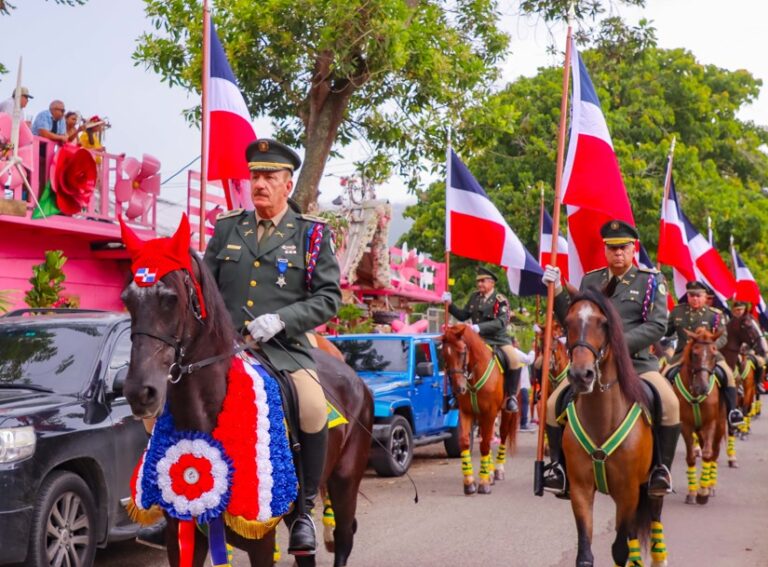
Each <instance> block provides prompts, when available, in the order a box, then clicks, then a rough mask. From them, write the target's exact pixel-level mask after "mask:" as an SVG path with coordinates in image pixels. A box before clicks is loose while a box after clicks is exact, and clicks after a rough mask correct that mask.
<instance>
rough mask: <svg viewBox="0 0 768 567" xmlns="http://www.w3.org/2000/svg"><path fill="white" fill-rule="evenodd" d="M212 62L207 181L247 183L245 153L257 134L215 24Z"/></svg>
mask: <svg viewBox="0 0 768 567" xmlns="http://www.w3.org/2000/svg"><path fill="white" fill-rule="evenodd" d="M210 61H211V64H210V69H211V75H210V77H209V82H208V108H209V112H210V136H209V140H210V141H209V144H208V148H209V149H208V179H209V180H215V179H222V180H223V179H248V178H249V176H250V174H249V171H248V163H247V162H246V160H245V149H246V148H247V147H248V144H250V143H251V142H252V141H253V140H255V139H256V133H255V132H254V130H253V126H252V125H251V116H250V113H249V112H248V107H247V106H246V104H245V99H244V98H243V95H242V93H241V92H240V88H239V87H238V86H237V80H236V79H235V75H234V73H232V68H231V67H230V66H229V62H228V61H227V56H226V54H225V53H224V48H223V47H222V45H221V42H220V41H219V36H218V35H216V29H215V28H214V26H213V22H211V58H210Z"/></svg>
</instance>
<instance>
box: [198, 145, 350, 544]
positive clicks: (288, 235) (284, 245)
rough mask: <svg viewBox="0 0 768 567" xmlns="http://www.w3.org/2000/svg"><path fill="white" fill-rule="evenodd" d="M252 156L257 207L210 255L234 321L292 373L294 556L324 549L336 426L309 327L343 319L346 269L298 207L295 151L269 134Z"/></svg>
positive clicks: (328, 237) (222, 224)
mask: <svg viewBox="0 0 768 567" xmlns="http://www.w3.org/2000/svg"><path fill="white" fill-rule="evenodd" d="M246 159H247V161H248V167H249V169H250V171H251V198H252V200H253V204H254V206H255V211H245V210H242V209H240V210H235V211H232V212H230V213H228V214H225V215H222V216H220V217H219V219H218V221H217V223H216V230H215V232H214V235H213V238H212V239H211V241H210V242H209V243H208V248H207V249H206V251H205V258H204V259H205V264H206V265H207V266H208V268H209V269H210V270H211V272H212V273H213V276H214V278H215V279H216V282H217V283H218V285H219V289H220V290H221V294H222V296H223V298H224V303H225V304H226V307H227V310H228V311H229V314H230V316H231V318H232V322H233V323H234V324H235V327H236V328H238V329H244V328H245V329H247V333H248V334H250V336H251V337H252V338H253V340H254V341H256V342H257V343H259V345H260V347H261V350H262V351H263V352H264V354H265V355H267V357H268V358H269V360H270V361H271V362H272V364H273V365H275V366H276V367H277V368H278V369H279V370H283V371H287V372H289V373H290V374H291V376H292V377H293V383H294V385H295V387H296V392H297V394H298V399H299V427H300V431H299V441H300V443H301V461H302V467H301V468H302V473H303V478H302V479H301V482H302V485H303V489H304V496H305V503H304V512H303V513H298V514H297V515H296V518H295V519H294V520H293V522H292V525H291V534H290V540H289V546H288V552H289V553H293V554H295V555H307V554H313V553H314V552H315V548H316V538H315V527H314V523H313V522H312V508H313V506H314V499H315V497H316V495H317V491H318V488H319V484H320V477H321V475H322V472H323V467H324V465H325V453H326V447H327V442H328V427H327V410H326V401H325V395H324V394H323V389H322V387H321V386H320V383H319V382H318V380H317V372H316V371H315V363H314V361H313V359H312V357H311V355H310V353H309V348H310V344H309V341H308V339H307V337H306V334H305V333H306V331H309V330H311V329H314V328H315V327H317V326H318V325H321V324H323V323H325V322H326V321H328V319H330V318H331V317H333V316H334V315H336V312H337V310H338V308H339V305H340V303H341V288H340V287H339V279H340V277H339V265H338V263H337V261H336V255H335V250H334V247H333V235H332V234H331V230H330V229H329V228H328V227H326V226H325V225H324V221H323V220H322V219H319V218H316V217H310V216H308V215H302V214H297V212H295V211H294V210H292V208H291V207H289V203H288V196H289V195H290V193H291V190H292V188H293V179H292V177H293V172H294V171H295V170H296V169H297V168H298V167H299V165H300V164H301V160H300V158H299V156H298V155H297V154H296V152H294V151H293V150H292V149H290V148H289V147H287V146H285V145H284V144H282V143H280V142H277V141H275V140H268V139H260V140H257V141H255V142H253V143H252V144H251V145H249V146H248V148H247V150H246ZM243 306H245V307H247V308H248V310H249V311H250V312H251V313H252V314H253V315H254V319H253V320H251V319H250V318H249V316H247V315H246V314H245V312H244V311H243V309H242V308H243ZM286 350H287V351H288V352H289V353H290V354H288V353H287V352H286ZM301 508H302V506H299V512H301Z"/></svg>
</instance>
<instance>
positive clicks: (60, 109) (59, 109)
mask: <svg viewBox="0 0 768 567" xmlns="http://www.w3.org/2000/svg"><path fill="white" fill-rule="evenodd" d="M51 110H58V111H59V112H66V110H65V109H63V108H52V109H51Z"/></svg>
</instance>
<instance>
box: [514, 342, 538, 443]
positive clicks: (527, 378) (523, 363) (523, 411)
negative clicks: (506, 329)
mask: <svg viewBox="0 0 768 567" xmlns="http://www.w3.org/2000/svg"><path fill="white" fill-rule="evenodd" d="M512 348H513V349H514V351H515V354H516V355H517V360H518V366H517V367H516V368H521V371H520V398H521V404H520V431H534V428H533V427H531V426H530V424H529V423H528V399H529V398H528V396H529V392H530V389H531V375H530V365H531V364H533V361H534V360H535V358H536V353H535V352H534V351H533V350H531V351H530V352H529V353H527V354H526V353H524V352H523V351H522V350H520V343H519V342H518V340H517V337H512Z"/></svg>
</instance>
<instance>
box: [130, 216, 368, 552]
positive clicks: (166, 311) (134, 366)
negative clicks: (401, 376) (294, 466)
mask: <svg viewBox="0 0 768 567" xmlns="http://www.w3.org/2000/svg"><path fill="white" fill-rule="evenodd" d="M128 230H130V229H128ZM124 239H126V244H127V245H128V248H129V249H131V248H132V246H133V247H134V248H135V247H136V246H140V245H141V244H142V243H141V241H140V240H139V239H138V238H137V237H136V235H135V234H133V233H132V232H131V233H130V234H128V235H127V236H126V234H124ZM128 239H130V240H132V242H128ZM173 241H174V242H176V241H178V242H179V244H178V246H183V247H184V249H187V250H188V246H189V235H188V229H187V232H186V238H185V233H184V231H183V230H181V227H180V230H178V231H177V233H176V235H174V237H173ZM174 246H177V245H176V244H174ZM188 253H189V254H190V256H191V264H190V265H191V267H192V273H191V274H190V273H188V272H187V271H186V270H182V269H179V270H175V271H171V272H169V273H167V274H166V275H165V276H163V277H162V278H161V279H160V281H159V282H158V283H157V284H155V285H152V286H150V287H140V286H138V285H137V284H136V283H135V282H134V281H131V283H129V284H128V286H127V287H126V288H125V290H124V291H123V294H122V300H123V302H124V303H125V306H126V307H127V308H128V311H129V312H130V315H131V332H132V335H133V347H132V350H131V362H130V366H129V368H128V374H127V377H126V381H125V387H124V392H125V395H126V398H127V399H128V402H129V403H130V405H131V409H132V410H133V413H134V415H135V416H136V417H137V418H150V417H156V416H158V415H159V414H160V413H161V412H162V410H163V408H164V406H165V405H166V403H167V405H168V408H169V411H170V413H171V415H172V416H173V419H174V423H175V426H176V428H177V429H178V430H193V431H200V432H204V433H210V432H211V431H213V429H214V428H215V427H216V424H217V417H218V415H219V412H220V411H221V408H222V402H223V400H224V396H225V394H226V389H227V372H228V370H229V368H230V365H231V357H229V356H223V357H220V358H217V357H219V356H220V355H223V354H225V353H229V352H232V351H233V346H234V345H235V343H236V339H237V338H238V337H237V336H236V333H235V329H234V328H233V325H232V323H231V319H230V317H229V315H228V313H227V311H226V308H225V306H224V302H223V300H222V298H221V295H220V294H219V291H218V288H217V286H216V283H215V281H214V280H213V278H212V276H211V275H210V273H209V272H208V270H207V269H206V267H205V265H204V264H203V263H202V262H201V261H200V260H199V258H198V257H197V255H196V254H195V253H194V252H193V251H192V250H188ZM198 282H199V287H200V289H201V296H202V301H203V303H204V305H205V309H206V311H207V315H206V317H205V318H204V319H202V320H201V319H200V318H199V307H200V306H199V305H198V303H199V302H198V299H197V292H196V286H197V285H198ZM313 356H314V358H315V360H316V361H317V365H318V375H319V377H320V382H321V383H322V385H323V387H324V388H325V390H326V391H327V392H328V394H329V395H328V397H329V399H330V400H331V401H332V403H334V405H336V407H337V408H338V409H339V410H340V411H341V412H342V413H343V414H344V415H345V416H346V417H347V418H348V419H349V423H348V424H345V425H340V426H337V427H334V428H333V429H331V430H330V432H329V439H328V453H327V458H326V466H325V471H324V474H323V483H324V484H325V485H326V486H327V490H328V493H329V495H330V498H331V502H332V503H333V508H334V511H335V521H336V527H335V529H334V532H333V534H334V543H333V544H326V547H327V548H328V550H329V551H331V552H334V553H335V560H334V565H335V566H343V565H346V564H347V559H348V557H349V554H350V552H351V550H352V543H353V537H354V533H355V531H356V527H357V524H356V520H355V511H356V507H357V493H358V488H359V486H360V481H361V479H362V476H363V473H364V471H365V468H366V464H367V461H368V453H369V450H370V445H371V437H370V433H369V432H370V429H371V427H372V422H373V399H372V396H371V393H370V391H369V390H368V388H367V387H366V386H365V383H364V382H363V381H362V380H361V379H360V377H359V376H357V374H355V372H354V371H353V370H352V369H351V368H350V367H349V366H347V365H346V364H344V363H343V362H341V361H339V360H337V359H336V358H334V357H333V356H330V355H328V354H326V353H324V352H322V351H320V350H317V349H315V350H314V351H313ZM210 358H217V359H216V360H215V361H214V362H212V363H210V364H208V365H206V366H204V367H202V368H199V369H197V370H195V371H193V372H192V373H189V374H182V375H181V378H180V379H178V381H171V380H170V379H169V377H170V375H171V374H173V371H171V370H170V369H171V367H172V366H173V365H174V363H177V364H181V365H188V364H190V363H195V362H200V361H204V360H206V359H210ZM358 423H359V424H361V425H362V427H361V426H360V425H358ZM166 518H167V520H168V528H169V529H168V530H167V532H166V533H167V534H176V533H177V532H178V521H177V520H175V519H174V518H171V517H169V516H168V515H167V514H166ZM226 538H227V542H228V543H229V544H231V545H233V546H235V547H237V548H240V549H243V550H245V551H246V552H247V553H248V557H249V558H250V561H251V565H259V566H261V565H272V564H273V549H274V542H275V531H274V530H271V531H270V532H269V533H268V534H267V535H265V537H263V538H262V539H246V538H243V537H241V536H240V535H238V534H237V533H235V532H234V531H231V530H230V529H229V528H227V533H226ZM167 544H168V559H169V562H170V564H171V565H178V564H179V545H178V541H177V538H176V537H173V536H170V535H168V536H167ZM207 550H208V540H207V538H206V536H204V535H203V534H202V533H201V531H200V530H196V535H195V552H194V562H193V564H194V565H195V566H196V567H199V566H202V565H203V563H204V562H205V558H206V554H207ZM298 560H299V563H300V565H314V557H312V556H310V557H302V558H298Z"/></svg>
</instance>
